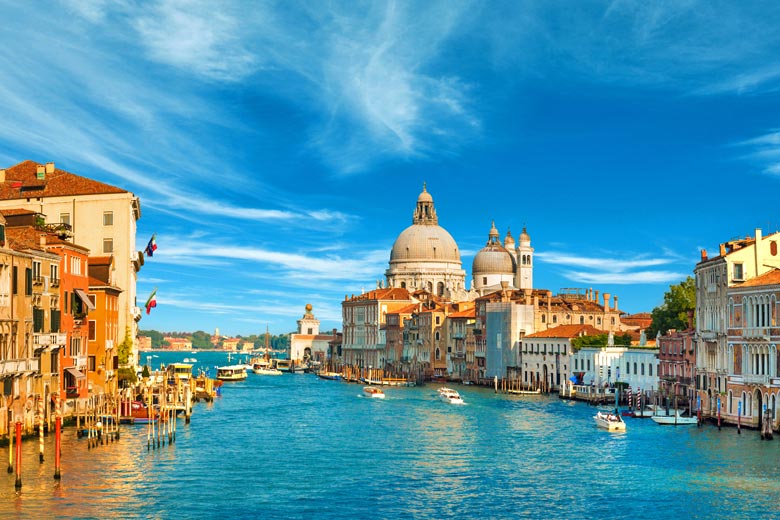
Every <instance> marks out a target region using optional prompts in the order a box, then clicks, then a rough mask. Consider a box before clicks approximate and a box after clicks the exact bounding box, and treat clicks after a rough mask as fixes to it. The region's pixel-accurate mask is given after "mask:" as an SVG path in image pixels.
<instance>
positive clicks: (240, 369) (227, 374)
mask: <svg viewBox="0 0 780 520" xmlns="http://www.w3.org/2000/svg"><path fill="white" fill-rule="evenodd" d="M217 379H219V380H220V381H241V380H243V379H246V367H245V366H244V365H227V366H224V367H217Z"/></svg>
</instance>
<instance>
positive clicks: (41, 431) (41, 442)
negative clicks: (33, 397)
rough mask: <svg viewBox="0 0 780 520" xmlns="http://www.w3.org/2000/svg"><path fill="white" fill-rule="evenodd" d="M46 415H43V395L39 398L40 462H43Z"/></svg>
mask: <svg viewBox="0 0 780 520" xmlns="http://www.w3.org/2000/svg"><path fill="white" fill-rule="evenodd" d="M44 420H45V417H44V416H43V396H40V397H39V398H38V458H39V459H40V463H41V464H43V424H44Z"/></svg>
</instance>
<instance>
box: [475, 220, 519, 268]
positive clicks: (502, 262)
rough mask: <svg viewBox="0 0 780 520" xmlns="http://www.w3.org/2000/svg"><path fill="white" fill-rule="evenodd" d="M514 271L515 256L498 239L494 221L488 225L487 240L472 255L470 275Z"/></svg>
mask: <svg viewBox="0 0 780 520" xmlns="http://www.w3.org/2000/svg"><path fill="white" fill-rule="evenodd" d="M514 272H515V258H514V256H512V253H510V252H509V251H508V250H507V249H506V248H505V247H504V246H502V245H501V241H500V240H499V234H498V230H497V229H496V224H495V222H494V223H493V224H492V225H491V227H490V233H489V234H488V242H487V245H485V247H483V248H482V249H480V250H479V252H478V253H477V254H476V255H475V256H474V262H473V263H472V264H471V274H472V275H478V274H480V275H483V274H509V275H511V274H513V273H514Z"/></svg>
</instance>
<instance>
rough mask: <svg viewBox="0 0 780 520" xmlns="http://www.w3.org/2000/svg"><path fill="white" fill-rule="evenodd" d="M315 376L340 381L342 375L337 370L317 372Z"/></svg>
mask: <svg viewBox="0 0 780 520" xmlns="http://www.w3.org/2000/svg"><path fill="white" fill-rule="evenodd" d="M317 377H319V378H320V379H327V380H329V381H341V379H342V376H341V374H340V373H339V372H317Z"/></svg>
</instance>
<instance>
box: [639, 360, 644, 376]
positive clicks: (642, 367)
mask: <svg viewBox="0 0 780 520" xmlns="http://www.w3.org/2000/svg"><path fill="white" fill-rule="evenodd" d="M640 368H641V369H642V375H645V364H644V363H642V364H641V365H640Z"/></svg>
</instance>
